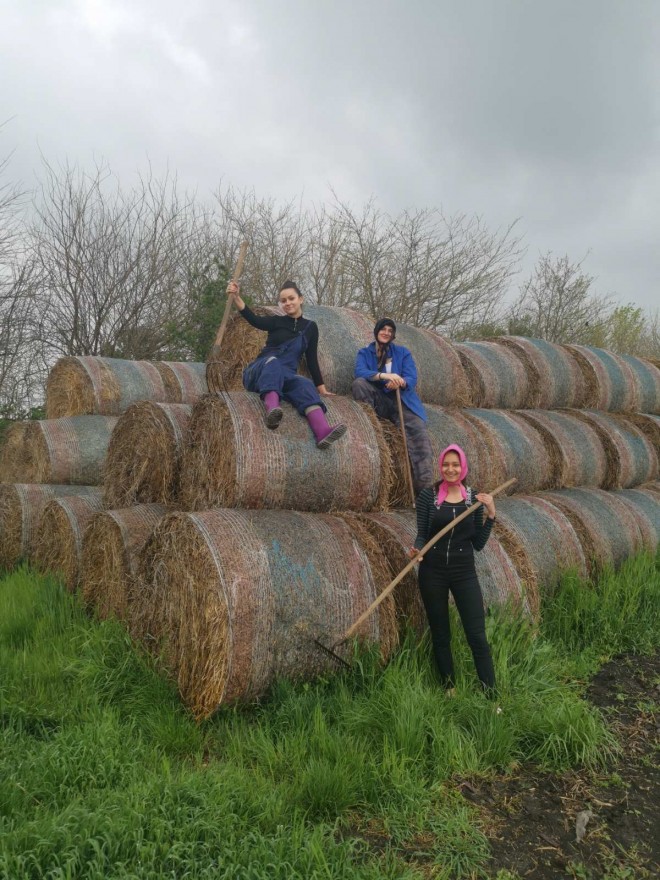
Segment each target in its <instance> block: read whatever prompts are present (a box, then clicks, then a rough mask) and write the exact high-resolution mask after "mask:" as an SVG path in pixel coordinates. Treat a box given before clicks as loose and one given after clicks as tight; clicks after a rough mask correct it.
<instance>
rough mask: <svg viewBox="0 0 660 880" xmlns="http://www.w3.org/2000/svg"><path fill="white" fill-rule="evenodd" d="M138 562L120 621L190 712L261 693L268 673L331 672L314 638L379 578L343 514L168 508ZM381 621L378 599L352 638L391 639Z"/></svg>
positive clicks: (348, 618)
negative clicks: (139, 576)
mask: <svg viewBox="0 0 660 880" xmlns="http://www.w3.org/2000/svg"><path fill="white" fill-rule="evenodd" d="M142 564H143V581H142V585H141V589H140V590H138V591H137V592H136V595H135V601H134V602H131V617H132V621H131V630H132V632H133V633H134V634H135V635H136V636H138V637H139V638H141V639H142V640H143V641H144V643H145V644H147V645H149V646H150V648H151V650H153V651H155V652H157V653H158V654H159V655H160V656H161V657H162V658H163V662H164V663H165V666H166V668H167V669H168V670H169V672H170V674H171V675H172V676H173V677H174V678H175V679H176V681H177V683H178V687H179V691H180V693H181V696H182V698H183V700H184V702H185V703H186V705H187V706H189V708H190V710H191V711H192V713H193V714H194V715H195V717H197V718H203V717H206V716H208V715H210V714H211V713H213V712H214V711H215V710H216V709H217V708H218V707H219V706H221V705H223V704H225V703H233V702H236V701H240V700H247V699H250V698H253V697H256V696H259V695H261V694H263V693H265V692H266V691H267V690H268V688H269V687H270V685H271V684H272V683H273V681H274V680H275V679H276V678H277V677H280V676H284V677H287V678H294V679H303V680H304V679H309V678H311V677H313V676H315V675H317V674H319V673H321V672H326V671H328V670H335V669H336V661H334V660H333V659H332V658H330V657H328V655H327V654H326V653H324V652H323V651H322V650H321V649H320V648H319V647H318V646H317V645H316V644H315V642H314V639H315V638H316V639H319V640H320V641H322V642H323V643H324V644H326V645H331V644H333V643H334V642H336V641H337V639H339V638H340V637H341V636H342V635H343V633H344V632H345V631H346V629H348V627H349V626H350V625H351V623H353V621H354V620H355V619H357V617H358V616H359V615H360V614H361V612H362V611H364V610H366V608H367V607H368V605H369V604H370V603H371V602H372V601H373V600H374V599H375V598H376V595H377V591H378V589H382V588H383V587H384V586H385V584H377V583H376V582H375V580H374V577H373V575H372V572H371V568H370V566H369V563H368V559H367V556H366V554H365V552H364V551H363V549H362V548H361V547H360V545H359V543H358V542H357V541H356V540H355V538H354V537H353V536H352V534H351V532H350V529H349V527H348V526H347V525H346V523H345V522H344V521H342V520H341V519H340V518H338V517H333V516H328V515H323V514H309V513H298V512H294V511H265V510H259V511H256V510H255V511H243V510H213V511H206V512H202V513H172V514H169V515H167V516H165V517H164V518H163V519H162V520H161V522H160V524H159V525H158V526H157V527H156V529H155V531H154V533H153V535H152V537H151V539H150V540H149V541H148V542H147V545H146V547H145V551H144V552H143V556H142ZM392 620H393V605H392V603H391V602H389V603H388V602H387V600H386V601H385V602H384V603H383V604H382V605H381V607H380V609H379V610H377V611H376V612H375V613H374V614H373V615H371V616H370V617H369V618H368V619H367V620H366V621H365V623H364V624H363V625H362V627H361V628H360V631H359V639H360V640H361V641H362V642H371V643H379V644H381V650H382V649H383V643H382V641H381V640H382V639H383V638H384V637H385V639H386V640H387V641H389V642H390V645H389V647H388V650H391V649H393V647H394V644H393V640H392ZM338 650H339V651H340V652H347V651H349V650H350V648H348V647H344V648H340V649H338ZM384 653H387V651H384Z"/></svg>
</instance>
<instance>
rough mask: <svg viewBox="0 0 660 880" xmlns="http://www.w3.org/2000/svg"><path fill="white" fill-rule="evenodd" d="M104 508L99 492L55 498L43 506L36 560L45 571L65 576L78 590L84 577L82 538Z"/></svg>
mask: <svg viewBox="0 0 660 880" xmlns="http://www.w3.org/2000/svg"><path fill="white" fill-rule="evenodd" d="M102 509H103V502H102V499H101V495H100V493H99V494H98V495H70V496H69V497H67V498H51V500H50V501H48V502H47V503H46V504H45V506H44V509H43V512H42V514H41V517H40V518H39V524H38V526H37V531H36V535H35V539H34V562H35V564H36V566H37V567H38V568H39V569H40V570H41V571H44V572H45V571H49V572H52V573H54V574H58V575H60V576H61V577H62V580H63V581H64V584H65V586H66V587H67V589H68V590H70V591H72V592H73V591H74V590H75V589H76V588H77V586H78V582H79V578H80V554H81V551H82V538H83V533H84V531H85V528H86V527H87V524H88V523H89V521H90V520H91V518H92V516H93V515H94V514H95V513H97V512H98V511H99V510H102Z"/></svg>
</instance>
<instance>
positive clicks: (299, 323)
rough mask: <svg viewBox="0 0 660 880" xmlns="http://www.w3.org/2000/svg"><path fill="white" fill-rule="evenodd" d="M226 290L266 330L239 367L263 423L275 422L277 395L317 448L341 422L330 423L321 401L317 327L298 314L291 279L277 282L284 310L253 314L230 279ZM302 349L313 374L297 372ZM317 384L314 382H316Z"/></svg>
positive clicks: (335, 435) (334, 435)
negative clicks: (254, 353) (255, 351)
mask: <svg viewBox="0 0 660 880" xmlns="http://www.w3.org/2000/svg"><path fill="white" fill-rule="evenodd" d="M227 296H231V297H233V298H234V302H235V304H236V307H237V309H238V311H239V313H240V315H241V316H242V317H243V318H245V320H246V321H247V322H248V324H251V325H252V326H253V327H256V328H257V329H258V330H267V331H268V336H267V337H266V345H265V346H264V347H263V349H262V350H261V352H260V353H259V356H258V357H257V358H256V359H255V360H254V361H252V363H251V364H248V365H247V367H246V368H245V369H244V370H243V385H244V387H245V389H246V391H256V392H257V394H259V396H260V397H261V399H262V400H263V402H264V405H265V407H266V425H267V426H268V427H269V428H277V426H278V425H279V423H280V422H281V421H282V414H283V413H282V408H281V407H280V400H282V399H284V400H288V401H289V403H290V404H292V405H293V406H294V407H295V408H296V409H297V410H298V412H299V413H300V415H303V416H305V417H306V418H307V421H308V422H309V426H310V428H311V429H312V432H313V434H314V437H315V438H316V445H317V446H318V448H319V449H327V448H328V446H330V444H331V443H334V441H335V440H338V439H339V438H340V437H341V436H343V434H345V433H346V425H329V424H328V420H327V418H326V415H325V413H326V406H325V404H324V403H323V402H322V401H321V397H320V395H324V396H329V395H330V392H329V391H328V390H327V389H326V387H325V385H324V384H323V377H322V376H321V370H320V368H319V361H318V353H317V350H318V341H319V328H318V326H317V325H316V323H315V322H314V321H309V320H308V319H307V318H303V314H302V307H303V297H302V294H301V293H300V290H299V289H298V287H297V285H295V284H294V283H293V281H285V282H284V284H283V285H282V287H281V288H280V295H279V304H280V307H281V309H282V311H283V312H284V314H283V315H264V316H262V315H255V313H254V312H253V311H252V310H251V309H250V308H249V307H248V306H247V305H246V304H245V302H244V301H243V299H242V298H241V296H240V288H239V286H238V284H237V283H236V282H235V281H230V282H229V284H228V285H227ZM303 355H305V359H306V361H307V367H308V369H309V372H310V373H311V376H312V379H307V378H306V377H305V376H299V375H298V365H299V364H300V360H301V358H302V356H303ZM315 386H316V387H315Z"/></svg>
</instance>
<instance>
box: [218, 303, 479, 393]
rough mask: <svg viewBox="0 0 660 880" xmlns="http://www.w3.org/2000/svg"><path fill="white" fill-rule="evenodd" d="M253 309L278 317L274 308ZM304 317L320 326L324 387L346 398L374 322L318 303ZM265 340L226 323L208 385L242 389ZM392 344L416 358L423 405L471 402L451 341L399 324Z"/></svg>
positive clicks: (240, 322)
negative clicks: (357, 362) (251, 363)
mask: <svg viewBox="0 0 660 880" xmlns="http://www.w3.org/2000/svg"><path fill="white" fill-rule="evenodd" d="M255 311H257V312H261V313H262V314H281V313H280V312H279V310H278V309H277V308H276V307H274V306H266V307H263V308H261V309H255ZM305 317H306V318H310V319H311V320H312V321H316V323H317V324H318V328H319V348H318V357H319V366H320V368H321V373H322V375H323V379H324V381H325V384H326V385H327V386H328V388H329V389H330V390H331V391H334V392H335V393H337V394H344V395H347V396H350V395H351V388H352V385H353V379H354V370H355V358H356V355H357V353H358V350H359V349H360V348H362V347H363V346H365V345H368V344H369V343H371V342H373V340H374V336H373V328H374V323H375V322H374V320H373V318H371V317H369V316H368V315H364V314H361V313H360V312H356V311H354V310H353V309H340V308H333V307H331V306H318V305H309V306H307V305H306V306H305ZM265 338H266V337H265V335H264V333H263V331H260V330H256V329H255V328H253V327H251V326H250V325H249V324H248V323H247V321H245V320H244V319H243V318H241V317H240V316H238V315H236V316H234V317H233V318H232V319H230V321H229V324H228V326H227V331H226V333H225V337H224V340H223V343H222V348H221V350H219V351H216V350H214V351H213V352H212V354H211V357H210V360H209V375H210V377H211V384H212V385H213V386H214V387H215V388H216V389H221V390H226V391H236V390H239V389H241V388H242V387H243V381H242V372H243V369H244V367H246V366H247V364H249V363H250V361H252V360H253V359H254V358H255V357H256V356H257V355H258V354H259V352H260V351H261V349H262V348H263V345H264V342H265ZM396 341H397V343H399V344H401V345H405V346H406V347H407V348H409V349H410V350H411V351H412V353H413V355H414V358H415V363H416V365H417V371H418V382H417V393H418V394H419V396H420V398H421V399H422V400H423V401H425V402H426V403H435V404H439V405H441V406H464V405H465V404H466V403H468V402H469V391H468V386H467V380H466V378H465V373H464V371H463V367H462V366H461V361H460V358H459V357H458V354H457V353H456V351H455V350H454V347H453V346H452V345H451V343H449V342H448V341H447V340H446V339H444V338H443V337H441V336H439V335H438V334H437V333H432V332H431V331H430V330H423V329H421V328H419V327H412V326H410V325H406V324H397V340H396ZM303 372H304V370H303Z"/></svg>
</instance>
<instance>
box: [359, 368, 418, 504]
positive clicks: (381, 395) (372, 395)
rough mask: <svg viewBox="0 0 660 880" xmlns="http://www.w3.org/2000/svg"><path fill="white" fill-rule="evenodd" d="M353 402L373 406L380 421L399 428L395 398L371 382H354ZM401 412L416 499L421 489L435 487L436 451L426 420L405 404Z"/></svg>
mask: <svg viewBox="0 0 660 880" xmlns="http://www.w3.org/2000/svg"><path fill="white" fill-rule="evenodd" d="M353 399H354V400H359V401H361V402H362V403H368V404H370V405H371V406H373V408H374V409H375V410H376V415H377V416H378V418H380V419H387V420H388V421H390V422H392V423H393V424H395V425H396V426H397V427H399V410H398V407H397V405H396V397H395V396H394V395H393V394H385V392H384V391H383V390H382V389H380V388H378V387H377V386H376V385H374V383H373V382H369V380H368V379H355V380H354V382H353ZM402 409H403V423H404V429H405V432H406V441H407V443H408V456H409V458H410V465H411V467H412V475H413V489H414V490H415V495H418V494H419V493H420V492H421V490H422V489H426V487H427V486H432V485H433V448H432V446H431V441H430V439H429V432H428V429H427V427H426V422H425V421H424V419H422V418H420V417H419V416H417V415H415V413H414V412H412V410H409V409H408V407H407V406H405V404H404V405H403V407H402Z"/></svg>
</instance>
